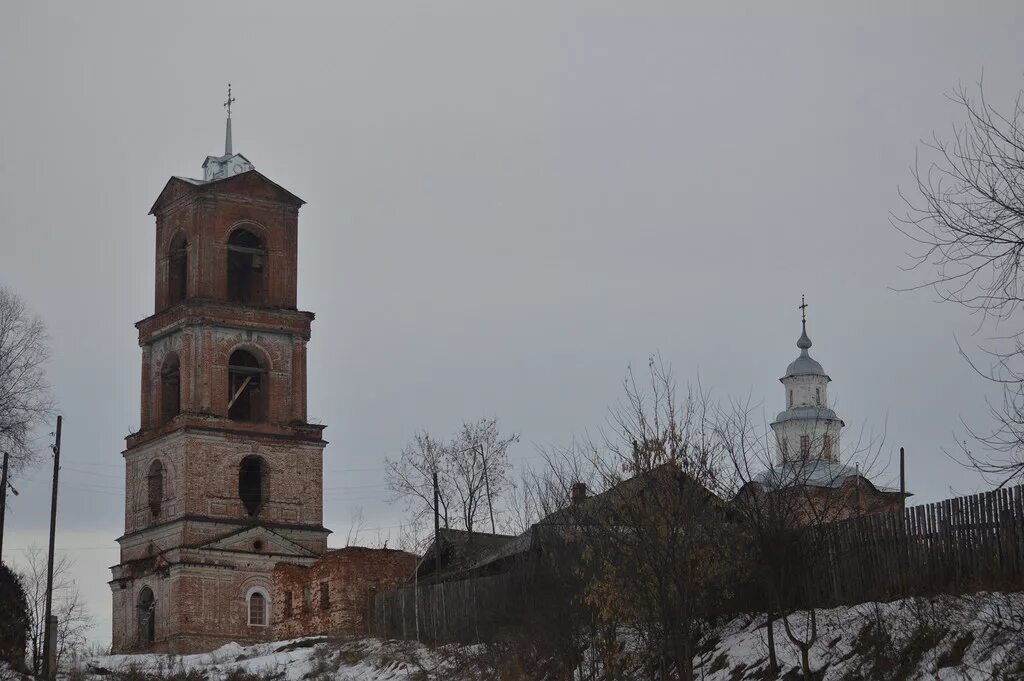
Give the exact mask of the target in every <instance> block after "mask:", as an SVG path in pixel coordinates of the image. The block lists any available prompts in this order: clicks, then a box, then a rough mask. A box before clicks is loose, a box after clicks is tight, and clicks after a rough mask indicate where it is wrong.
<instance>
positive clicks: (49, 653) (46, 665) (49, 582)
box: [43, 416, 63, 679]
mask: <svg viewBox="0 0 1024 681" xmlns="http://www.w3.org/2000/svg"><path fill="white" fill-rule="evenodd" d="M62 420H63V417H61V416H57V439H56V442H55V444H54V445H53V494H52V496H51V497H50V552H49V557H48V560H47V562H46V629H45V634H44V637H43V678H44V679H52V678H54V677H55V676H56V675H57V669H56V667H57V660H56V655H54V654H53V653H54V651H55V650H56V646H57V631H56V629H57V627H56V626H55V623H54V622H53V621H52V619H51V618H52V615H53V540H54V536H55V535H56V533H57V478H58V475H59V474H60V426H61V421H62Z"/></svg>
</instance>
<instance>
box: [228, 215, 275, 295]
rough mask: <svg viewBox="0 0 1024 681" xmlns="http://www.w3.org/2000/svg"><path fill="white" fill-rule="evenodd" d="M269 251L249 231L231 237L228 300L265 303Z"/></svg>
mask: <svg viewBox="0 0 1024 681" xmlns="http://www.w3.org/2000/svg"><path fill="white" fill-rule="evenodd" d="M266 259H267V251H266V249H265V248H264V247H263V242H262V241H260V238H259V237H258V236H256V235H255V234H253V233H252V232H250V231H249V230H247V229H236V230H235V231H234V232H232V233H231V236H230V237H228V299H230V300H231V301H233V302H236V303H260V302H263V273H264V265H265V263H266Z"/></svg>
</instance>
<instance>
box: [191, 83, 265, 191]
mask: <svg viewBox="0 0 1024 681" xmlns="http://www.w3.org/2000/svg"><path fill="white" fill-rule="evenodd" d="M234 103H235V97H234V95H232V94H231V83H228V98H227V99H226V100H225V101H224V108H225V109H227V111H228V117H227V122H226V123H225V125H224V155H223V156H207V157H206V160H205V161H203V180H204V181H205V182H210V181H212V180H223V179H226V178H229V177H231V176H232V175H238V174H240V173H247V172H249V171H250V170H255V167H254V166H253V164H252V163H251V162H250V161H249V159H247V158H246V157H245V156H243V155H242V154H236V153H235V150H234V149H233V148H232V146H231V105H232V104H234Z"/></svg>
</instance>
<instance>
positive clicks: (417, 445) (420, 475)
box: [384, 430, 452, 527]
mask: <svg viewBox="0 0 1024 681" xmlns="http://www.w3.org/2000/svg"><path fill="white" fill-rule="evenodd" d="M448 465H449V459H448V456H447V452H446V450H445V445H444V444H443V443H442V442H441V441H440V440H438V439H437V438H435V437H433V436H432V435H431V434H430V433H428V432H427V431H426V430H423V431H420V432H419V433H416V435H414V436H413V439H412V441H411V442H409V444H407V445H406V446H405V447H404V448H403V449H402V453H401V455H400V456H399V458H398V460H397V461H392V460H391V459H385V461H384V466H385V475H386V477H387V482H388V487H389V488H390V489H391V492H392V494H394V495H395V498H396V499H402V500H404V501H405V502H406V510H407V511H409V513H410V516H411V520H412V524H418V523H419V522H420V521H421V520H422V519H423V518H426V517H429V516H431V515H432V514H433V512H434V479H435V477H436V479H437V482H438V508H439V511H438V512H439V514H440V517H441V524H442V525H443V526H444V527H448V505H449V497H450V496H451V494H452V492H451V485H450V483H449V478H448V474H447V471H448V468H447V467H448Z"/></svg>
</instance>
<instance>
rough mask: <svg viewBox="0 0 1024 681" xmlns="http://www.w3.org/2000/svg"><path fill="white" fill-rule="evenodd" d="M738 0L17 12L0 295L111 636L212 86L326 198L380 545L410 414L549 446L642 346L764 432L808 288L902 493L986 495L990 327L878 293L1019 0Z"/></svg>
mask: <svg viewBox="0 0 1024 681" xmlns="http://www.w3.org/2000/svg"><path fill="white" fill-rule="evenodd" d="M726 5H727V4H726V3H709V4H707V5H697V4H693V3H679V2H674V3H665V4H659V3H648V2H639V1H634V2H629V3H603V2H594V1H588V2H579V3H577V2H535V3H520V2H517V3H498V2H483V3H482V2H477V1H473V2H459V3H456V2H432V3H381V2H372V3H369V2H368V3H362V4H353V3H340V2H335V3H324V4H322V5H314V4H311V3H308V4H299V3H254V2H246V3H244V4H243V3H216V4H214V3H189V2H179V3H173V4H166V3H163V4H155V3H134V2H132V3H128V2H126V3H119V4H115V3H68V4H54V3H42V2H31V3H30V2H19V3H14V2H12V3H5V4H4V5H3V7H2V8H0V93H2V102H3V106H2V107H0V236H2V239H0V284H3V285H5V286H8V287H10V288H12V289H14V290H15V291H17V292H18V293H20V294H21V295H22V296H24V298H25V299H26V300H27V302H28V303H29V305H30V306H31V307H32V308H33V309H34V310H35V311H36V312H38V313H39V314H40V315H42V316H43V317H44V318H45V320H46V322H47V324H48V325H49V329H50V332H51V334H52V346H53V359H52V362H51V365H50V377H51V380H52V382H53V384H54V386H55V388H56V394H57V398H58V399H59V401H60V405H61V408H62V411H63V413H64V416H65V428H64V460H65V462H66V466H65V468H64V470H63V473H62V488H61V501H60V515H59V527H60V532H59V537H58V542H57V543H58V548H60V549H62V550H67V551H71V552H72V553H74V554H75V556H76V558H77V561H78V567H77V576H78V578H79V580H80V582H81V585H82V589H83V592H84V593H85V595H86V596H87V598H88V601H89V604H90V606H91V608H92V610H93V613H94V614H95V615H96V617H97V628H96V630H95V632H94V634H93V636H94V638H95V639H96V640H107V641H109V637H110V632H109V628H110V602H109V599H110V596H109V590H108V588H107V586H106V583H105V582H106V580H107V579H109V576H110V575H109V571H108V570H107V568H108V566H110V565H112V564H114V563H115V562H116V561H117V549H116V544H115V543H114V539H115V537H117V536H119V535H120V534H121V532H122V530H123V503H124V502H123V491H122V490H123V463H122V458H121V455H120V452H121V450H122V449H123V446H124V440H123V436H124V435H125V434H127V433H129V432H131V431H133V430H135V429H136V428H137V427H138V424H139V394H138V392H139V362H140V351H139V348H138V346H137V336H136V331H135V329H134V327H133V324H134V323H135V322H136V321H138V320H139V319H142V318H144V317H146V316H148V315H149V314H151V313H152V311H153V309H152V305H153V257H154V256H153V248H154V246H153V240H154V224H153V220H152V218H151V217H149V216H147V212H148V210H149V207H150V205H151V204H152V202H153V200H154V199H155V198H156V196H157V194H158V192H159V191H160V189H161V188H162V186H163V184H164V183H165V182H166V181H167V179H168V177H169V176H170V175H191V176H201V172H202V171H201V169H200V164H201V162H202V160H203V158H204V156H205V155H206V154H215V153H220V152H221V150H222V148H223V134H224V122H223V109H222V108H221V102H222V101H223V100H224V95H225V92H224V90H225V86H226V83H227V82H228V81H230V82H232V83H233V84H234V92H235V95H236V97H237V100H238V101H237V103H236V104H235V107H234V111H235V116H234V142H235V150H236V151H240V152H242V153H244V154H245V155H246V156H247V157H248V158H249V159H251V160H252V162H253V163H254V164H255V166H256V167H257V168H258V169H259V170H260V171H261V172H263V173H264V174H266V175H267V176H269V177H270V178H271V179H273V180H275V181H277V182H279V183H280V184H282V185H283V186H285V187H286V188H288V189H289V190H292V191H293V192H295V193H296V194H298V195H299V196H301V197H303V198H304V199H305V200H307V201H308V202H309V203H308V205H307V206H305V207H304V208H303V209H302V211H301V213H300V218H299V225H300V235H301V237H300V253H299V267H300V272H299V305H300V307H301V308H303V309H307V310H312V311H314V312H315V313H316V315H317V319H316V322H315V323H314V326H313V339H312V342H311V344H310V350H309V373H310V380H309V390H310V396H309V405H310V415H311V416H312V417H315V418H317V419H320V420H321V421H322V422H324V423H326V424H327V425H328V429H327V431H326V437H327V439H328V440H330V443H331V444H330V445H329V447H328V448H327V450H326V457H325V469H326V470H325V484H326V487H327V492H326V493H325V514H326V517H325V524H326V525H327V526H328V527H330V528H332V529H334V530H335V531H336V532H337V533H338V534H340V535H342V536H341V537H340V538H337V540H339V541H340V540H343V536H344V534H345V531H346V529H347V527H348V524H349V518H350V515H351V511H352V509H353V508H354V507H356V506H362V507H363V509H364V512H365V515H366V516H367V518H368V521H369V525H370V526H371V527H373V528H377V527H380V528H385V529H383V530H382V533H383V534H385V535H386V534H387V532H388V531H389V529H390V531H392V532H394V531H395V529H394V528H395V526H396V525H397V524H398V523H399V522H400V521H401V520H402V513H401V509H400V507H399V506H398V505H396V504H392V503H389V502H388V494H387V492H386V489H385V486H384V475H383V460H384V457H385V456H394V455H395V454H397V453H398V451H399V449H400V448H401V446H402V444H403V443H404V442H406V441H407V440H408V439H409V437H410V436H411V435H412V433H413V432H414V431H415V430H416V429H418V428H420V427H426V428H428V429H430V430H432V431H435V432H437V433H438V434H441V435H447V434H449V433H451V432H452V431H454V430H455V428H456V427H457V426H458V424H459V423H460V422H461V421H462V420H465V419H475V418H478V417H480V416H497V417H498V418H499V419H500V423H501V425H502V427H503V428H504V429H506V430H510V431H513V430H514V431H517V432H520V433H522V443H521V444H519V445H517V446H515V448H514V449H513V451H512V458H513V460H514V461H516V462H521V461H522V460H524V459H525V460H526V461H530V457H535V456H536V451H535V449H534V443H537V444H542V445H548V444H559V443H565V442H567V441H568V440H569V438H570V437H571V436H572V435H573V434H574V433H581V432H582V431H584V430H585V429H587V428H591V429H592V428H593V427H595V426H598V425H600V424H601V423H602V422H603V420H604V417H605V414H606V410H607V407H608V405H609V404H611V403H613V402H615V401H616V400H617V399H618V397H619V394H620V390H621V387H620V383H621V379H622V377H623V374H624V371H625V369H626V366H627V365H628V364H629V363H633V364H634V365H640V366H643V364H644V362H645V358H646V356H647V355H648V354H649V353H651V352H655V351H660V352H661V353H662V355H663V357H664V359H665V360H666V361H668V362H670V363H671V364H672V365H673V368H674V370H675V373H676V374H677V377H678V378H679V380H680V381H682V382H685V381H687V380H691V379H695V378H696V377H697V375H698V373H699V376H700V379H701V381H702V382H703V384H704V385H705V386H707V387H711V388H712V389H713V390H714V391H715V393H716V395H717V396H719V397H722V398H725V397H729V396H739V397H747V396H749V397H750V398H751V399H752V400H753V401H754V402H757V403H761V404H763V408H764V411H765V413H766V414H767V415H768V417H769V419H770V417H771V416H772V415H774V413H776V412H777V411H779V410H780V409H782V408H783V393H782V387H781V386H780V384H779V383H778V380H777V379H778V377H779V376H780V375H782V372H783V370H784V368H785V367H786V365H787V364H788V363H789V362H790V361H791V360H792V359H793V358H794V357H795V355H796V353H797V350H796V348H795V345H794V344H795V342H796V339H797V336H798V335H799V313H798V310H797V305H798V303H799V300H800V294H801V293H806V294H807V296H808V302H809V303H810V305H811V307H810V309H809V331H810V335H811V338H812V339H813V341H814V348H813V350H812V354H813V355H814V357H815V358H816V359H818V360H819V361H821V362H822V364H823V365H824V366H825V368H826V370H827V371H828V373H829V374H830V375H831V376H832V378H833V383H832V396H833V397H834V398H835V400H836V403H837V410H838V411H839V413H840V415H841V416H842V417H843V418H844V419H845V420H846V423H847V433H850V432H851V431H853V432H854V433H856V432H859V431H860V429H861V428H865V429H867V430H869V431H871V430H873V431H874V432H880V431H881V430H882V429H883V428H886V430H887V439H886V447H885V454H886V455H887V456H888V454H889V453H890V452H891V451H894V450H897V449H898V447H899V446H901V445H902V446H905V447H906V448H907V451H908V457H909V459H908V474H909V485H910V488H911V490H912V491H913V492H915V494H916V495H917V496H916V497H915V500H916V501H922V502H923V501H931V500H936V499H940V498H943V497H946V496H949V495H950V494H952V493H954V492H955V493H963V492H970V491H973V490H975V489H980V488H983V487H984V484H983V483H982V482H980V481H979V480H978V479H977V478H976V477H975V476H973V475H971V474H969V473H967V472H965V471H963V470H962V469H960V468H958V467H957V466H956V465H955V464H953V463H952V462H950V461H949V460H948V459H947V458H946V456H945V455H944V454H943V452H942V450H943V448H947V449H948V448H950V447H951V446H952V445H953V442H954V432H955V431H956V429H957V424H958V420H959V419H960V418H961V417H963V418H965V419H967V420H968V421H970V422H973V423H980V424H984V423H985V422H986V421H985V412H984V406H983V399H984V397H985V395H986V394H988V393H991V390H990V389H989V387H988V386H985V385H983V384H982V383H981V382H980V381H979V380H978V379H977V378H976V377H974V376H973V375H972V373H971V371H970V370H969V368H968V367H967V366H966V365H965V363H964V362H963V361H962V360H961V359H960V357H959V356H958V354H957V350H956V345H955V342H954V335H955V334H958V335H959V336H960V337H961V338H962V339H963V340H964V341H965V342H966V343H968V344H973V343H976V342H977V341H978V340H979V336H971V334H972V333H973V332H974V331H975V325H974V321H973V320H972V319H971V318H970V317H968V316H967V315H966V313H965V312H964V311H963V310H961V309H958V308H956V307H951V306H945V305H940V304H937V303H934V302H932V300H933V296H931V295H929V294H928V293H915V294H900V293H894V292H893V291H892V290H890V288H889V287H900V286H905V285H907V284H911V283H914V282H915V281H916V278H915V276H908V275H906V274H904V273H902V272H901V271H900V269H899V267H900V265H901V264H905V263H906V260H905V258H904V256H903V252H904V250H905V249H906V247H907V245H908V244H906V243H905V242H904V241H903V240H902V239H901V238H900V237H899V236H898V235H897V234H895V233H894V231H893V229H892V228H891V227H890V226H889V223H888V214H889V212H890V211H891V210H894V209H899V207H900V202H899V198H898V196H897V189H898V187H899V186H900V185H903V186H907V185H908V179H909V174H908V167H909V165H910V164H911V163H912V162H913V159H914V154H915V150H916V148H917V144H918V140H919V139H921V138H923V137H927V136H928V135H930V134H931V133H932V131H933V130H938V131H940V132H945V131H948V129H949V126H950V124H951V123H952V122H953V121H954V120H959V117H960V112H959V111H958V110H957V109H956V108H955V107H954V106H953V105H951V104H950V103H949V102H948V101H947V100H946V99H945V93H947V92H949V91H950V90H951V89H952V88H954V87H955V86H956V85H957V84H958V83H961V82H963V83H972V82H974V81H976V80H977V79H978V78H979V76H980V75H981V74H982V71H983V70H984V75H985V82H986V88H987V90H988V92H989V94H990V96H991V98H992V100H993V101H994V102H995V103H996V104H999V105H1002V104H1005V103H1007V102H1009V101H1010V100H1011V99H1012V98H1013V97H1014V96H1015V95H1016V93H1017V91H1018V89H1020V87H1021V85H1022V83H1024V81H1022V63H1024V59H1022V58H1024V43H1022V42H1021V40H1020V37H1021V35H1024V20H1022V19H1024V12H1022V10H1021V7H1020V3H1019V2H1002V3H998V2H990V3H983V4H975V3H963V2H936V1H934V0H930V1H928V2H916V3H909V2H908V3H891V2H885V3H818V2H814V3H811V2H808V3H786V2H773V3H748V4H744V5H741V4H739V3H729V4H728V6H726ZM886 421H887V426H886ZM848 437H849V435H848ZM893 473H894V471H893V470H892V469H891V470H890V471H889V472H888V473H886V474H883V476H882V478H883V482H884V481H891V480H892V479H893V478H892V475H893ZM48 480H49V468H48V467H46V466H41V467H39V468H37V469H36V470H34V471H32V472H31V473H30V474H29V475H28V476H27V477H26V478H24V479H22V480H19V481H17V485H18V486H19V488H20V491H21V493H22V494H21V496H19V497H17V498H15V499H13V500H12V502H11V504H10V510H9V512H8V517H7V528H8V532H9V534H8V537H7V539H6V540H5V543H4V558H5V559H7V560H11V561H14V562H17V561H18V560H19V559H20V557H21V555H22V550H23V549H24V548H25V547H26V546H28V545H29V544H30V543H32V542H37V543H38V544H40V545H41V546H45V541H46V535H45V533H46V528H47V523H48V518H47V504H48V500H49V492H48ZM375 538H376V531H371V533H370V535H364V539H375Z"/></svg>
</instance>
